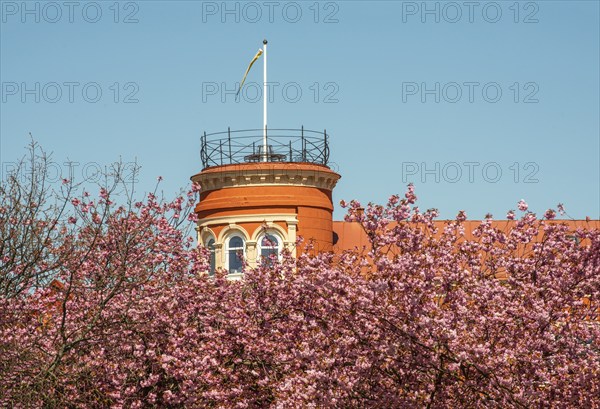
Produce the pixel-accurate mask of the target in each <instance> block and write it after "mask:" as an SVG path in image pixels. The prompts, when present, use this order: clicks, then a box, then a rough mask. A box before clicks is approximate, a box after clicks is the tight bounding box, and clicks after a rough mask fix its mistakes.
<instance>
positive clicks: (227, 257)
mask: <svg viewBox="0 0 600 409" xmlns="http://www.w3.org/2000/svg"><path fill="white" fill-rule="evenodd" d="M235 238H239V239H240V240H241V241H242V246H241V247H231V245H230V243H231V240H233V239H235ZM234 250H235V251H236V252H239V251H240V250H241V252H242V255H241V259H240V263H241V266H240V269H239V271H238V270H233V271H232V270H231V267H230V264H231V254H230V253H231V251H234ZM236 257H238V256H237V255H236ZM245 258H246V238H245V237H244V236H243V235H242V234H241V233H238V232H235V233H232V234H229V235H227V237H226V238H225V265H226V266H227V272H228V273H229V274H238V273H241V272H242V270H243V267H244V259H245Z"/></svg>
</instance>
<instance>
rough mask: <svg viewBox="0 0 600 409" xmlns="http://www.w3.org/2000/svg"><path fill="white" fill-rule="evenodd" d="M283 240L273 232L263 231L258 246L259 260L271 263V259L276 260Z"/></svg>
mask: <svg viewBox="0 0 600 409" xmlns="http://www.w3.org/2000/svg"><path fill="white" fill-rule="evenodd" d="M282 244H283V241H282V240H281V238H280V237H279V236H278V235H277V234H275V233H265V234H263V235H262V236H260V240H259V241H258V247H259V250H260V253H259V254H260V262H261V263H263V264H267V265H271V264H272V262H273V260H274V259H275V260H278V259H279V256H280V255H281V246H282Z"/></svg>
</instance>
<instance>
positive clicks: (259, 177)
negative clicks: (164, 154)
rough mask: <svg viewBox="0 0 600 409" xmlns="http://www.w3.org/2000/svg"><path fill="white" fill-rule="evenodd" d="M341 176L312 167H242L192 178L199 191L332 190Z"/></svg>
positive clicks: (217, 169)
mask: <svg viewBox="0 0 600 409" xmlns="http://www.w3.org/2000/svg"><path fill="white" fill-rule="evenodd" d="M339 178H340V175H338V174H337V173H335V172H333V171H332V170H331V169H329V168H327V167H325V166H315V165H312V164H276V163H268V164H255V165H251V164H244V165H237V166H234V165H229V166H223V167H217V168H211V169H208V170H205V171H203V172H201V173H199V174H197V175H194V176H192V181H193V182H195V183H199V184H200V188H201V191H203V192H206V191H211V190H217V189H224V188H232V187H246V186H248V187H249V186H269V185H271V186H306V187H314V188H318V189H324V190H329V191H331V190H333V188H334V187H335V185H336V183H337V181H338V179H339Z"/></svg>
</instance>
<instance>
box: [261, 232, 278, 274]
mask: <svg viewBox="0 0 600 409" xmlns="http://www.w3.org/2000/svg"><path fill="white" fill-rule="evenodd" d="M267 236H271V237H273V238H274V239H275V240H276V241H277V246H276V247H274V246H271V247H266V248H265V247H263V243H262V242H263V240H264V239H265V238H266V237H267ZM256 247H257V248H256V250H257V251H256V255H257V264H259V265H263V264H264V263H265V261H266V260H267V257H266V256H264V255H263V250H275V251H276V253H275V254H276V255H277V261H281V257H282V252H283V237H281V234H280V233H279V232H277V231H273V230H267V231H265V232H263V233H261V234H260V235H259V236H258V240H257V241H256ZM271 254H273V253H271ZM268 260H269V261H268V262H266V264H267V265H269V264H270V263H271V260H270V255H269V258H268Z"/></svg>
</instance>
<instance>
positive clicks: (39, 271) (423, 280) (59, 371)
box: [0, 177, 600, 408]
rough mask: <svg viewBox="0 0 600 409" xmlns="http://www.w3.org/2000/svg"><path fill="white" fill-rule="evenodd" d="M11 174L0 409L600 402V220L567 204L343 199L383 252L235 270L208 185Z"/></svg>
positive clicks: (4, 224)
mask: <svg viewBox="0 0 600 409" xmlns="http://www.w3.org/2000/svg"><path fill="white" fill-rule="evenodd" d="M41 179H43V177H42V178H41ZM2 183H3V184H2V193H3V195H2V199H0V200H1V202H0V203H1V207H0V212H1V214H0V216H1V219H0V220H1V222H0V233H1V234H2V242H3V243H5V244H3V245H1V246H2V247H0V249H1V253H0V257H1V260H2V264H1V265H0V284H1V285H2V293H1V295H0V406H4V407H23V408H26V407H72V408H89V407H92V408H94V407H97V408H104V407H114V408H119V407H123V408H141V407H171V408H183V407H214V408H231V407H240V408H252V407H282V408H286V407H309V408H310V407H314V408H317V407H318V408H321V407H325V408H327V407H440V408H441V407H444V408H445V407H482V408H483V407H485V408H488V407H498V408H500V407H502V408H504V407H515V408H519V407H557V408H558V407H560V408H563V407H600V400H599V399H598V396H600V349H599V347H600V328H599V325H598V324H599V321H598V317H597V315H594V311H593V308H594V306H596V305H597V301H598V298H599V296H600V232H599V231H598V230H597V229H595V228H592V227H589V226H587V225H586V224H585V223H583V224H582V225H581V226H580V227H579V228H577V229H573V228H572V226H571V225H568V224H565V223H561V222H560V221H556V220H552V219H554V217H555V215H556V212H555V211H554V210H552V209H551V211H548V212H546V213H545V215H544V217H542V218H538V217H537V216H536V215H535V214H533V213H531V212H530V211H528V207H527V204H526V203H525V201H521V202H519V203H518V209H519V210H518V212H520V213H519V215H520V216H519V217H518V216H517V214H516V212H515V211H510V212H509V214H508V216H509V217H508V219H509V220H508V221H503V222H497V221H494V220H493V219H492V217H491V216H488V217H486V218H485V220H483V221H481V222H479V223H478V224H477V226H476V227H475V228H471V227H469V226H471V225H470V224H469V222H468V221H467V216H466V214H465V213H464V212H460V213H459V214H458V215H457V217H456V219H455V220H450V221H446V222H441V221H437V220H436V218H437V211H436V210H434V209H431V210H427V211H425V212H421V211H420V210H419V209H418V207H417V206H416V200H417V198H416V196H415V192H414V187H413V186H412V185H409V187H408V190H407V192H406V194H405V196H404V197H402V198H401V197H399V196H392V197H391V198H390V200H389V202H388V203H387V205H385V206H382V205H374V204H369V205H368V206H367V207H366V209H364V210H363V208H362V206H361V205H360V203H358V202H354V201H353V202H350V203H349V204H345V203H343V206H347V207H348V215H347V216H346V219H347V221H348V222H354V223H360V224H361V225H362V226H363V228H364V231H365V233H366V234H367V236H368V238H369V248H364V249H356V250H354V251H347V252H344V253H342V254H335V255H334V254H328V253H325V254H318V255H310V254H304V255H302V256H300V257H299V258H298V259H295V258H293V257H291V255H290V254H284V256H283V259H282V260H281V261H277V260H272V262H271V263H263V265H261V266H260V267H259V268H257V269H246V271H245V274H244V279H243V280H241V281H229V280H227V277H226V272H224V271H217V272H216V274H215V275H214V276H213V277H211V276H209V275H208V274H206V272H207V271H208V269H209V267H208V252H207V251H206V250H205V249H197V248H195V246H194V244H193V243H192V241H193V239H190V238H189V237H188V233H187V232H185V231H184V230H183V227H184V226H188V227H189V226H193V222H194V215H193V206H194V201H195V195H194V192H193V191H192V192H190V193H189V195H187V196H186V195H182V196H180V197H177V198H175V199H174V200H173V201H165V200H161V199H159V198H158V197H157V194H156V193H151V194H149V195H147V197H146V198H145V199H144V200H143V201H140V202H135V201H134V200H132V199H128V200H126V203H125V204H124V205H118V204H116V202H118V199H117V198H116V197H115V196H116V194H117V193H119V190H118V189H117V188H115V187H114V186H118V183H117V184H113V185H110V184H105V185H104V186H100V187H99V188H98V192H97V194H93V195H92V194H91V193H86V192H81V193H80V194H79V193H77V194H76V193H75V192H76V189H74V187H73V184H72V182H71V181H65V182H64V184H63V185H61V189H62V193H61V195H59V196H58V198H56V200H55V202H53V204H52V205H45V203H48V197H49V195H48V191H43V190H40V188H41V186H40V185H39V183H40V181H39V180H38V181H37V182H35V183H33V184H29V185H24V184H22V182H20V181H19V180H18V179H15V178H13V179H10V178H9V179H8V180H7V181H3V182H2ZM19 183H20V184H19ZM32 192H33V193H32ZM36 192H37V193H36ZM44 192H45V193H44ZM126 196H127V195H126ZM44 199H46V200H44ZM558 211H559V212H562V205H561V206H559V208H558ZM510 219H514V220H510ZM25 221H27V224H25Z"/></svg>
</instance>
